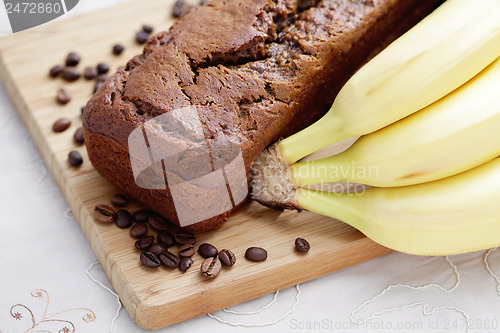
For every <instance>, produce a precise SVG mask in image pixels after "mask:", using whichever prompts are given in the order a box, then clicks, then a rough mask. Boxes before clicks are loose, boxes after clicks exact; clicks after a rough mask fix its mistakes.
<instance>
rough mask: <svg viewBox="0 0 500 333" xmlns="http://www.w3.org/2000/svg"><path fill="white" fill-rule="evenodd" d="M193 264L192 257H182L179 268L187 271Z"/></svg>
mask: <svg viewBox="0 0 500 333" xmlns="http://www.w3.org/2000/svg"><path fill="white" fill-rule="evenodd" d="M192 264H193V259H191V258H190V257H183V258H182V259H181V262H180V263H179V269H180V270H181V271H182V272H183V273H185V272H186V271H187V270H188V268H189V267H191V265H192Z"/></svg>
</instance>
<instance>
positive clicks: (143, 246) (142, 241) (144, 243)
mask: <svg viewBox="0 0 500 333" xmlns="http://www.w3.org/2000/svg"><path fill="white" fill-rule="evenodd" d="M154 241H155V238H154V236H143V237H141V238H139V239H138V240H137V241H136V242H135V247H136V249H139V250H147V249H149V247H150V246H151V245H152V244H153V242H154Z"/></svg>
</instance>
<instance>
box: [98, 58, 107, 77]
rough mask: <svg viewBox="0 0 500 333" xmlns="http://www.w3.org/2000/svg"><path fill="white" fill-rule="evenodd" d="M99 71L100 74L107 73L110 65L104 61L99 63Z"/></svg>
mask: <svg viewBox="0 0 500 333" xmlns="http://www.w3.org/2000/svg"><path fill="white" fill-rule="evenodd" d="M97 72H98V73H99V74H106V73H107V72H109V65H108V64H106V63H104V62H101V63H100V64H98V65H97ZM104 81H106V80H104Z"/></svg>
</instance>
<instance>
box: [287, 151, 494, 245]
mask: <svg viewBox="0 0 500 333" xmlns="http://www.w3.org/2000/svg"><path fill="white" fill-rule="evenodd" d="M499 185H500V158H496V159H494V160H492V161H490V162H488V163H486V164H483V165H481V166H478V167H476V168H473V169H471V170H468V171H466V172H463V173H460V174H458V175H455V176H452V177H448V178H445V179H441V180H437V181H433V182H429V183H425V184H419V185H412V186H404V187H397V188H370V189H368V190H366V192H364V193H357V194H335V193H328V192H319V191H312V190H308V189H303V188H300V189H298V190H297V192H296V204H297V206H298V207H300V208H303V209H307V210H309V211H312V212H316V213H319V214H322V215H326V216H330V217H333V218H336V219H339V220H342V221H343V222H345V223H347V224H349V225H351V226H353V227H355V228H356V229H358V230H360V231H361V232H362V233H364V234H365V235H366V236H368V237H369V238H371V239H372V240H374V241H375V242H378V243H380V244H382V245H384V246H386V247H389V248H391V249H394V250H397V251H401V252H406V253H411V254H417V255H448V254H457V253H465V252H473V251H479V250H484V249H488V248H492V247H496V246H500V237H499V235H500V208H499V207H500V206H499V202H500V186H499Z"/></svg>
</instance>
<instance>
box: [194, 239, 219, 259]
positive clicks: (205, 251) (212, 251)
mask: <svg viewBox="0 0 500 333" xmlns="http://www.w3.org/2000/svg"><path fill="white" fill-rule="evenodd" d="M218 252H219V251H217V248H216V247H215V246H213V245H212V244H208V243H203V244H201V245H200V246H199V247H198V253H199V254H200V255H201V256H202V257H203V258H210V257H216V256H217V253H218Z"/></svg>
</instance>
